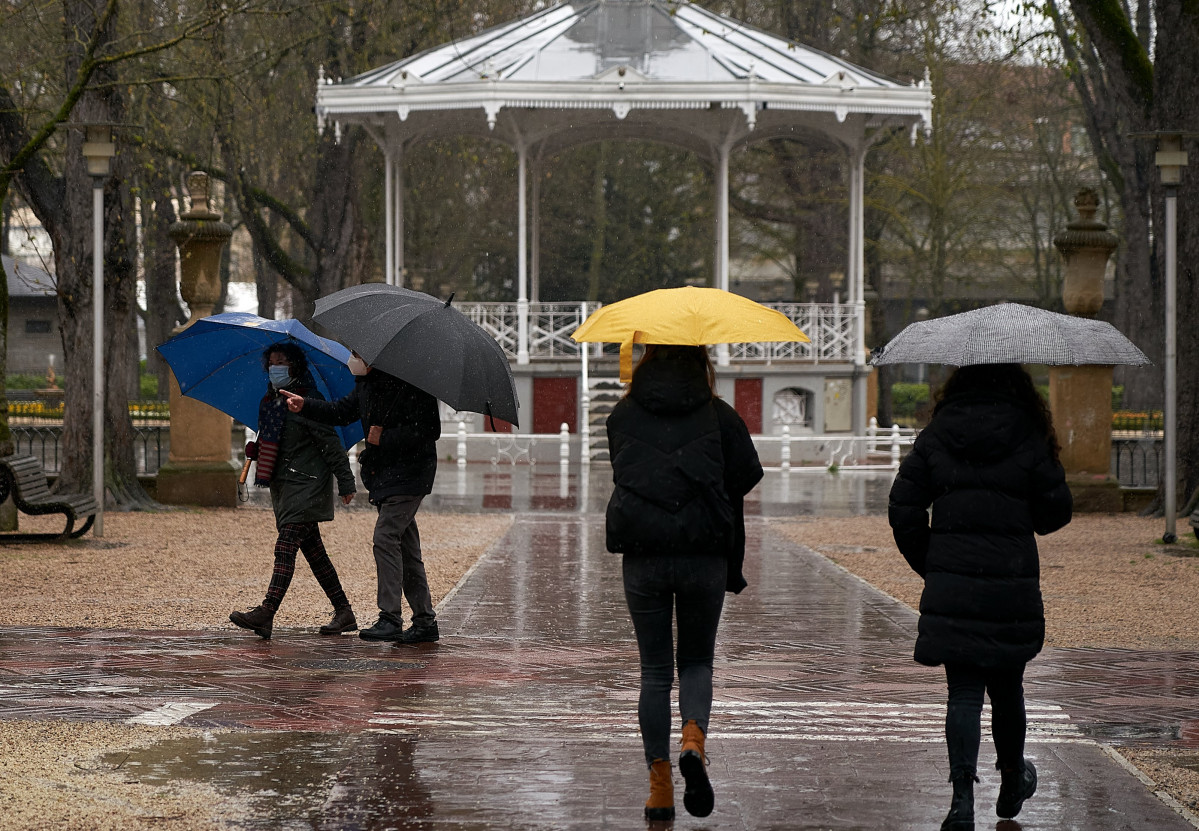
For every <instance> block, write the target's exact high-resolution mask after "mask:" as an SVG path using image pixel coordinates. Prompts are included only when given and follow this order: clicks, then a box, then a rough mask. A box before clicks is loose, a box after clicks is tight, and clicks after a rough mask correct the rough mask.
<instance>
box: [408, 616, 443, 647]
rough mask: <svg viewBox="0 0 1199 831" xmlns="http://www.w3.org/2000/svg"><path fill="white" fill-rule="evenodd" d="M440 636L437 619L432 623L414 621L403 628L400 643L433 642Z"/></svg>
mask: <svg viewBox="0 0 1199 831" xmlns="http://www.w3.org/2000/svg"><path fill="white" fill-rule="evenodd" d="M440 637H441V634H440V633H439V632H438V631H437V621H433V622H432V623H414V624H412V625H411V626H410V627H408V628H407V629H405V630H404V634H403V635H401V636H400V643H433V642H434V641H436V640H438V639H439V638H440Z"/></svg>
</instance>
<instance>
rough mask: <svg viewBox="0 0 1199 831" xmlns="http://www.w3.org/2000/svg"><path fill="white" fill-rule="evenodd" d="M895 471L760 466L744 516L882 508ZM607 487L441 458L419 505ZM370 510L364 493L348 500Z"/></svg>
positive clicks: (590, 501)
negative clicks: (760, 475)
mask: <svg viewBox="0 0 1199 831" xmlns="http://www.w3.org/2000/svg"><path fill="white" fill-rule="evenodd" d="M894 478H895V473H894V471H891V470H869V471H866V470H863V471H856V470H850V471H839V472H837V473H829V472H827V471H813V470H794V471H790V472H783V471H780V470H777V469H774V470H768V471H766V476H765V478H764V479H763V480H762V482H761V483H760V484H759V485H758V486H757V487H756V488H754V490H753V491H752V492H751V493H750V494H749V496H748V497H747V498H746V500H745V512H746V515H747V516H768V517H773V516H864V515H867V514H881V513H886V511H887V494H888V493H889V492H890V490H891V482H892V481H893V480H894ZM611 493H612V468H611V467H610V466H608V465H606V464H596V465H594V466H591V467H589V468H580V467H579V466H578V465H574V466H567V467H560V466H558V465H547V464H539V465H528V464H520V465H491V464H483V463H472V464H470V465H467V466H466V467H465V468H459V467H457V466H455V465H452V464H443V465H442V466H441V467H440V468H439V469H438V472H437V479H436V481H435V482H434V485H433V493H431V494H429V495H428V496H427V497H425V501H424V503H423V504H422V506H421V510H426V511H447V512H453V511H457V512H463V513H480V512H488V511H498V512H504V513H512V512H516V513H547V512H548V513H577V514H587V513H598V514H602V513H603V512H604V508H605V507H606V506H607V504H608V497H609V496H610V495H611ZM246 497H247V499H248V502H247V504H248V505H250V506H254V507H261V508H269V507H270V493H269V492H267V491H265V490H263V489H261V488H249V489H248V491H247V493H246ZM338 510H351V511H355V510H373V509H372V508H371V507H370V505H369V504H368V503H367V501H366V500H365V499H360V500H355V501H354V502H353V503H352V504H351V505H350V507H349V508H343V507H341V506H339V507H338Z"/></svg>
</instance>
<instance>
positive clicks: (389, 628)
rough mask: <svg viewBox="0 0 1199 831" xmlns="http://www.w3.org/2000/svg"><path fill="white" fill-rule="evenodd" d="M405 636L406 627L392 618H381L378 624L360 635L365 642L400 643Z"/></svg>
mask: <svg viewBox="0 0 1199 831" xmlns="http://www.w3.org/2000/svg"><path fill="white" fill-rule="evenodd" d="M403 634H404V626H403V624H401V623H397V622H396V621H394V620H392V619H391V618H387V617H382V616H380V617H379V620H378V622H377V623H376V624H375V625H374V626H371V627H370V628H368V629H363V630H362V631H361V632H359V633H358V637H360V638H362V639H363V640H364V641H398V640H399V639H400V638H401V637H402V636H403Z"/></svg>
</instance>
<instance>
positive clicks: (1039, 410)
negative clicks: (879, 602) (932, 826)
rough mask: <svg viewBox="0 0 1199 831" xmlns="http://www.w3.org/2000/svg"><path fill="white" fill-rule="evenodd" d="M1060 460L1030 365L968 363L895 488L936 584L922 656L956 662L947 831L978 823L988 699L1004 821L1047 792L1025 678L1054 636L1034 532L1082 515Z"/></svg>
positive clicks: (923, 615) (949, 671)
mask: <svg viewBox="0 0 1199 831" xmlns="http://www.w3.org/2000/svg"><path fill="white" fill-rule="evenodd" d="M1058 452H1059V446H1058V442H1057V437H1056V435H1055V433H1054V430H1053V420H1052V418H1051V417H1050V414H1049V410H1048V408H1047V407H1046V405H1045V402H1044V400H1043V399H1042V398H1041V396H1040V394H1039V393H1038V392H1037V390H1036V387H1034V386H1033V382H1032V378H1030V377H1029V375H1028V373H1027V372H1026V371H1025V370H1024V369H1023V368H1022V367H1021V366H1019V365H1018V364H985V365H979V366H964V367H960V368H959V369H957V370H956V371H955V372H954V373H953V374H952V375H951V376H950V377H949V379H948V381H946V383H945V386H944V388H943V389H942V390H941V392H940V393H939V395H938V400H937V404H936V406H935V408H934V410H933V417H932V420H931V421H930V422H929V425H928V427H926V428H925V429H924V430H922V431H921V432H920V435H919V436H918V437H917V439H916V442H915V444H914V446H913V447H912V452H911V453H910V454H909V455H908V456H907V458H905V459H904V461H903V463H902V464H901V465H900V466H899V472H898V474H897V476H896V478H895V483H894V484H893V485H892V487H891V495H890V505H889V509H888V514H889V519H890V523H891V528H892V531H893V533H894V535H895V543H896V545H897V546H898V547H899V551H900V553H902V554H903V556H904V558H905V559H906V560H907V561H908V563H909V565H911V567H912V569H913V570H914V571H915V572H916V573H917V574H919V575H920V576H921V577H923V578H924V592H923V593H922V594H921V597H920V622H919V627H918V635H917V638H916V649H915V659H916V660H917V661H918V662H919V663H922V664H926V665H928V666H937V665H941V664H944V666H945V679H946V683H947V686H948V692H949V702H948V707H947V709H946V713H945V740H946V743H947V745H948V751H949V779H950V781H951V782H952V783H953V801H952V803H951V805H950V809H949V814H948V815H947V816H946V817H945V821H944V822H943V823H942V824H941V828H942V831H971V830H972V829H973V828H974V790H973V789H974V783H975V782H977V781H979V780H978V777H977V771H976V769H977V766H978V748H979V742H980V735H981V733H980V727H979V719H980V715H981V713H982V705H983V693H984V691H985V692H986V693H987V694H988V695H989V696H990V698H991V732H992V735H993V737H994V741H995V755H996V759H997V761H996V767H997V768H998V769H999V772H1000V787H999V799H998V801H997V802H996V804H995V813H996V814H997V815H998V816H999V817H1001V818H1003V819H1010V818H1011V817H1014V816H1016V815H1017V814H1019V813H1020V808H1021V806H1023V804H1024V801H1025V800H1026V799H1028V798H1029V797H1031V796H1032V795H1033V793H1035V792H1036V789H1037V772H1036V768H1035V767H1034V766H1033V764H1032V762H1030V761H1028V760H1027V759H1025V758H1024V738H1025V730H1026V717H1025V710H1024V687H1023V680H1024V668H1025V665H1026V664H1027V663H1028V662H1029V661H1030V660H1032V658H1033V657H1034V656H1035V655H1036V654H1037V653H1038V652H1040V651H1041V647H1042V645H1043V644H1044V640H1045V614H1044V608H1043V605H1042V601H1041V587H1040V564H1039V561H1038V557H1037V544H1036V539H1035V536H1034V535H1036V534H1041V535H1044V534H1049V533H1052V532H1053V531H1056V530H1058V529H1059V528H1061V527H1063V526H1065V525H1066V524H1067V523H1068V522H1069V521H1070V517H1071V513H1072V510H1073V499H1072V497H1071V494H1070V489H1069V487H1068V486H1067V485H1066V478H1065V471H1064V470H1063V469H1062V465H1061V463H1060V462H1059V461H1058ZM930 506H931V508H932V512H931V519H930V514H929V511H928V509H929V507H930Z"/></svg>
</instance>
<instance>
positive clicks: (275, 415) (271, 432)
mask: <svg viewBox="0 0 1199 831" xmlns="http://www.w3.org/2000/svg"><path fill="white" fill-rule="evenodd" d="M312 386H313V383H312V376H310V375H305V377H303V378H300V379H293V380H292V381H291V382H290V383H288V384H287V385H285V386H284V389H286V390H287V391H288V392H294V393H295V394H296V395H307V394H308V390H309V388H311V387H312ZM287 412H288V410H287V400H286V399H285V398H284V397H283V396H281V395H279V391H278V390H276V389H275V387H274V386H273V385H272V384H270V383H268V384H267V386H266V395H264V396H263V397H262V401H260V402H259V404H258V464H257V467H255V469H254V485H255V487H259V488H268V487H270V485H271V479H272V478H273V477H274V475H275V462H276V460H278V458H279V443H280V441H281V439H282V438H283V422H284V421H285V420H286V419H287Z"/></svg>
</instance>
